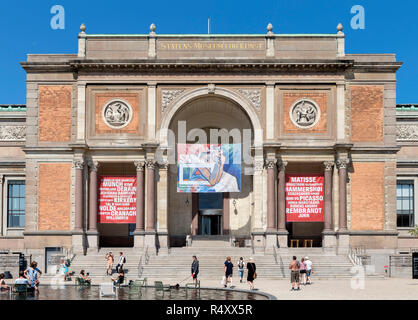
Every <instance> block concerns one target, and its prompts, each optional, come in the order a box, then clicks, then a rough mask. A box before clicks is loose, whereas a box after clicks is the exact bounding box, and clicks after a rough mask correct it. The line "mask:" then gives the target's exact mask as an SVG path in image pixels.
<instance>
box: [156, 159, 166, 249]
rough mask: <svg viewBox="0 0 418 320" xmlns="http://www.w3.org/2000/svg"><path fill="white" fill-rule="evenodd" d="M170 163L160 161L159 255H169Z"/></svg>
mask: <svg viewBox="0 0 418 320" xmlns="http://www.w3.org/2000/svg"><path fill="white" fill-rule="evenodd" d="M168 168H169V166H168V162H167V161H160V162H159V163H158V180H157V195H158V197H157V210H156V211H157V212H156V214H157V222H158V223H157V230H156V231H157V247H158V251H159V253H161V252H165V253H167V254H168V247H169V237H168V186H169V183H168Z"/></svg>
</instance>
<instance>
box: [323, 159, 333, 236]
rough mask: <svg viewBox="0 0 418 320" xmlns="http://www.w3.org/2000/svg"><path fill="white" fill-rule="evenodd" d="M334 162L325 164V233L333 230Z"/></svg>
mask: <svg viewBox="0 0 418 320" xmlns="http://www.w3.org/2000/svg"><path fill="white" fill-rule="evenodd" d="M333 166H334V164H333V163H332V162H324V189H325V190H324V202H325V206H324V207H325V208H324V231H331V229H332V167H333Z"/></svg>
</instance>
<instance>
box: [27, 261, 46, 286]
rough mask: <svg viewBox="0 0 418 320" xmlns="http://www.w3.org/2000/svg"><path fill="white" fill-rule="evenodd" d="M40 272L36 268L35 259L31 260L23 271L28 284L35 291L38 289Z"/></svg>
mask: <svg viewBox="0 0 418 320" xmlns="http://www.w3.org/2000/svg"><path fill="white" fill-rule="evenodd" d="M41 275H42V272H41V270H39V269H38V263H37V262H36V261H32V263H31V264H30V267H29V268H28V269H26V271H25V277H27V278H28V279H29V281H30V285H31V287H32V288H33V289H35V291H38V290H39V288H38V287H39V278H40V277H41Z"/></svg>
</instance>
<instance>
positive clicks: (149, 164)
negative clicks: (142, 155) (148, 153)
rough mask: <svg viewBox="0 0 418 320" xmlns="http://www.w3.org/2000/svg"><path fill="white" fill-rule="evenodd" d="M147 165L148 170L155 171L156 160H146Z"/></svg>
mask: <svg viewBox="0 0 418 320" xmlns="http://www.w3.org/2000/svg"><path fill="white" fill-rule="evenodd" d="M145 165H146V167H147V169H152V170H154V169H155V165H156V163H155V160H151V159H148V160H145Z"/></svg>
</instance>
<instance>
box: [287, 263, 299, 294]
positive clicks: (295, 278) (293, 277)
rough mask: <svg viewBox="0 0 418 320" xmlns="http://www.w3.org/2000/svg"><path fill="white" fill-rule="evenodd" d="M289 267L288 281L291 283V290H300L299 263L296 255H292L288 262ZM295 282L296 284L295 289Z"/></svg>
mask: <svg viewBox="0 0 418 320" xmlns="http://www.w3.org/2000/svg"><path fill="white" fill-rule="evenodd" d="M289 269H290V282H291V283H292V291H293V290H300V283H299V269H300V263H299V261H297V258H296V256H293V260H292V262H291V263H290V264H289ZM295 283H296V285H297V289H295Z"/></svg>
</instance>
